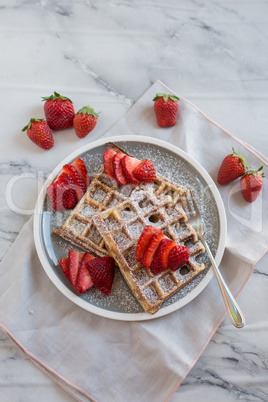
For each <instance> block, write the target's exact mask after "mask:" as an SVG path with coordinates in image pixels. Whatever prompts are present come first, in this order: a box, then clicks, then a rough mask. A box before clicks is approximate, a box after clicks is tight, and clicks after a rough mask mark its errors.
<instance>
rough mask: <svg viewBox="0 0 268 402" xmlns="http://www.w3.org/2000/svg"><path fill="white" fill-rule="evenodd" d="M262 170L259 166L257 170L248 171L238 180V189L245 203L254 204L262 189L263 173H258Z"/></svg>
mask: <svg viewBox="0 0 268 402" xmlns="http://www.w3.org/2000/svg"><path fill="white" fill-rule="evenodd" d="M262 169H263V166H261V167H260V168H259V169H258V170H248V171H247V172H246V173H245V174H244V175H243V176H242V177H241V179H240V188H241V191H242V195H243V198H244V200H245V201H247V202H254V201H255V200H256V199H257V198H258V196H259V194H260V191H261V189H262V178H263V177H264V174H263V173H259V171H261V170H262Z"/></svg>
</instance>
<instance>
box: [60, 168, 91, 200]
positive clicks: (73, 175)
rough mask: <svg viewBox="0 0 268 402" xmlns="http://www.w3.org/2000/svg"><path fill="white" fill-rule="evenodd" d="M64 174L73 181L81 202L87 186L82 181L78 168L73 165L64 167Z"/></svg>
mask: <svg viewBox="0 0 268 402" xmlns="http://www.w3.org/2000/svg"><path fill="white" fill-rule="evenodd" d="M62 172H64V173H67V174H69V175H70V176H71V178H72V179H73V181H74V184H75V190H76V196H77V200H78V201H79V200H80V199H81V198H82V197H83V195H84V194H85V192H86V185H85V183H84V181H83V180H82V179H81V177H80V175H79V173H78V172H77V170H76V168H75V167H74V166H72V165H64V166H63V168H62Z"/></svg>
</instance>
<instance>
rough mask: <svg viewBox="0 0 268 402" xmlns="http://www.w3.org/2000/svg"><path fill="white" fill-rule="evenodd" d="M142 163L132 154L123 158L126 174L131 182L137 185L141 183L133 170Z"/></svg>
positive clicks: (122, 162) (123, 167) (122, 163)
mask: <svg viewBox="0 0 268 402" xmlns="http://www.w3.org/2000/svg"><path fill="white" fill-rule="evenodd" d="M140 163H141V161H140V160H139V159H136V158H133V157H132V156H128V155H126V156H124V158H122V159H121V165H122V169H123V172H124V175H125V177H126V179H127V182H128V183H129V184H133V185H134V186H137V185H138V184H139V182H138V180H137V179H136V178H135V177H134V176H133V173H132V172H133V170H134V169H135V168H136V167H137V166H138V165H139V164H140Z"/></svg>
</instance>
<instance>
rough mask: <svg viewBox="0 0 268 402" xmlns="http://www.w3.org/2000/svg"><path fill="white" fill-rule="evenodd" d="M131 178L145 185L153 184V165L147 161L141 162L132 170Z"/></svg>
mask: <svg viewBox="0 0 268 402" xmlns="http://www.w3.org/2000/svg"><path fill="white" fill-rule="evenodd" d="M133 176H134V177H135V179H136V180H138V181H144V182H145V183H153V182H154V181H155V179H156V172H155V168H154V165H153V163H152V162H151V161H150V160H149V159H145V161H143V162H141V163H140V164H139V165H138V166H136V167H135V169H134V170H133Z"/></svg>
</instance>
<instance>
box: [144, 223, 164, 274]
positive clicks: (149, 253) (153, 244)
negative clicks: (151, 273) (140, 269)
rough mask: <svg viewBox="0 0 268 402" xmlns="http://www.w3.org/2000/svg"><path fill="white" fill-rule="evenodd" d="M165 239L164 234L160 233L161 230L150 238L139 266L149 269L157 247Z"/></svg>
mask: <svg viewBox="0 0 268 402" xmlns="http://www.w3.org/2000/svg"><path fill="white" fill-rule="evenodd" d="M165 237H166V236H165V235H164V233H162V232H161V230H160V232H159V233H155V234H154V235H153V236H152V238H151V240H150V242H149V244H148V247H147V248H146V250H145V252H144V253H143V256H142V258H141V264H142V265H143V266H144V267H145V268H150V267H151V265H152V262H153V258H154V255H155V252H156V250H157V247H158V246H159V244H160V242H161V240H162V239H164V238H165Z"/></svg>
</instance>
